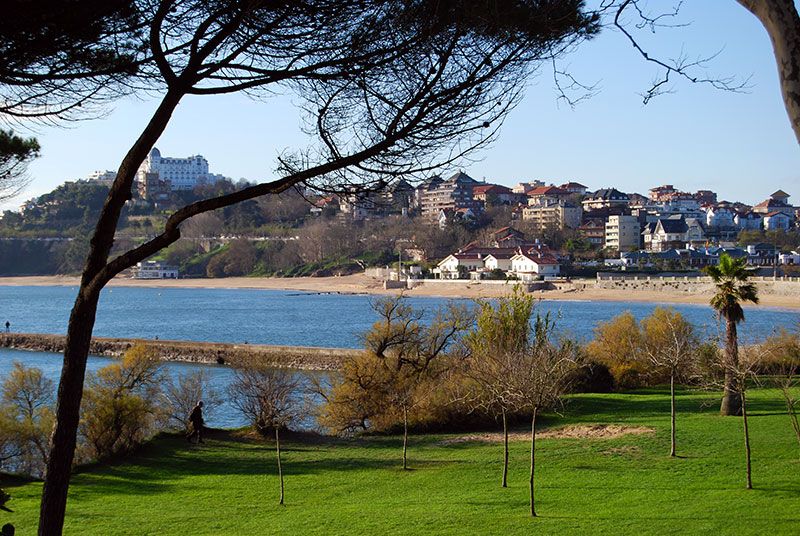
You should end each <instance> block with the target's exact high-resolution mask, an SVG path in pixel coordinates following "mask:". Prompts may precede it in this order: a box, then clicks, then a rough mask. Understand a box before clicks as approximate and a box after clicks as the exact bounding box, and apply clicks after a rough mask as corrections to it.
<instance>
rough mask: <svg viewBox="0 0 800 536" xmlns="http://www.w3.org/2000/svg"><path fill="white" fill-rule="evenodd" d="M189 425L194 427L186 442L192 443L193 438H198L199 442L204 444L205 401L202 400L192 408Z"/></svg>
mask: <svg viewBox="0 0 800 536" xmlns="http://www.w3.org/2000/svg"><path fill="white" fill-rule="evenodd" d="M189 423H190V424H191V426H192V431H191V432H190V433H189V435H188V436H186V440H187V441H189V442H191V441H192V438H194V437H195V436H197V442H198V443H202V442H203V401H202V400H200V401H199V402H198V403H197V405H196V406H195V407H194V408H192V412H191V413H190V414H189Z"/></svg>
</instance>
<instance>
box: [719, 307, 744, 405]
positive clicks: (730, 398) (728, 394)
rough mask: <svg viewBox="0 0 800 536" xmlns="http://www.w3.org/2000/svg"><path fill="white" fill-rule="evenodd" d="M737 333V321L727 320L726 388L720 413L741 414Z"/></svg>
mask: <svg viewBox="0 0 800 536" xmlns="http://www.w3.org/2000/svg"><path fill="white" fill-rule="evenodd" d="M737 337H738V336H737V334H736V322H734V321H732V320H729V319H726V320H725V388H724V392H723V394H722V405H721V406H720V408H719V413H720V415H741V414H742V397H741V395H740V394H739V386H737V385H736V375H735V374H734V372H733V371H734V369H735V368H736V366H737V365H738V364H739V341H738V338H737Z"/></svg>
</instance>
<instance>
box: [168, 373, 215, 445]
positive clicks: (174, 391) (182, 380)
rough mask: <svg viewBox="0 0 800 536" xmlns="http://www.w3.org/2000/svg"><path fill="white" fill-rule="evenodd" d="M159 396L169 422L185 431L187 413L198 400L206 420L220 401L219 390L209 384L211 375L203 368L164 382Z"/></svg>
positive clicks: (186, 428) (187, 424)
mask: <svg viewBox="0 0 800 536" xmlns="http://www.w3.org/2000/svg"><path fill="white" fill-rule="evenodd" d="M161 396H162V397H163V399H164V402H165V404H166V413H167V415H166V417H167V419H168V420H169V424H171V425H172V426H173V427H175V428H177V429H179V430H186V431H188V427H189V421H188V418H189V414H190V413H191V412H192V408H194V406H195V405H196V404H197V402H198V401H199V400H202V401H203V415H204V417H205V419H206V420H207V419H208V417H209V415H211V414H212V413H213V412H214V410H215V409H216V408H217V407H218V406H219V405H220V403H221V402H222V398H221V397H220V393H219V391H217V389H215V388H214V386H213V385H212V384H211V377H210V375H209V374H208V372H206V371H205V370H196V371H192V372H188V373H185V374H179V375H178V376H177V377H175V378H172V379H171V380H170V381H167V382H165V384H164V387H163V388H162V393H161Z"/></svg>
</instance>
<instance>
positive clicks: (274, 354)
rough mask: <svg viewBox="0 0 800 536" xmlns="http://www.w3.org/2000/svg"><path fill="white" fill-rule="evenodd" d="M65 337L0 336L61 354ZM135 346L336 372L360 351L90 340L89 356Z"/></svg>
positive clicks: (207, 360) (209, 359) (165, 354)
mask: <svg viewBox="0 0 800 536" xmlns="http://www.w3.org/2000/svg"><path fill="white" fill-rule="evenodd" d="M65 342H66V337H65V336H64V335H45V334H37V333H3V334H0V348H14V349H17V350H33V351H38V352H53V353H63V352H64V345H65ZM134 344H145V345H147V346H149V347H151V348H152V349H153V350H154V351H155V352H156V353H157V355H158V357H159V359H162V360H163V361H181V362H186V363H204V364H225V363H230V362H231V361H232V360H235V359H236V357H237V356H240V355H242V354H248V355H251V356H256V357H258V358H259V359H263V361H264V362H265V363H268V364H269V365H272V366H275V367H279V368H292V369H301V370H337V369H338V368H340V366H341V363H342V361H343V359H344V358H347V357H352V356H357V355H359V354H360V353H361V350H354V349H350V348H316V347H311V346H271V345H265V344H231V343H218V342H194V341H162V340H149V339H116V338H105V337H94V338H92V342H91V346H90V347H89V353H90V354H92V355H100V356H106V357H120V356H122V355H123V354H124V353H125V352H126V351H127V350H128V349H129V348H131V346H133V345H134Z"/></svg>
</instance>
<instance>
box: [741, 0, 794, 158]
mask: <svg viewBox="0 0 800 536" xmlns="http://www.w3.org/2000/svg"><path fill="white" fill-rule="evenodd" d="M738 1H739V3H740V4H742V5H743V6H744V7H745V8H747V9H748V10H749V11H750V12H751V13H753V15H755V16H756V17H757V18H758V20H760V21H761V24H763V25H764V28H765V29H766V30H767V33H768V34H769V38H770V40H771V41H772V49H773V52H774V53H775V62H776V63H777V66H778V76H779V77H780V81H781V94H782V95H783V103H784V105H785V106H786V113H787V114H788V115H789V121H790V122H791V124H792V129H793V130H794V134H795V136H796V137H797V141H798V142H800V16H798V13H797V8H796V7H795V2H794V0H738Z"/></svg>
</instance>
